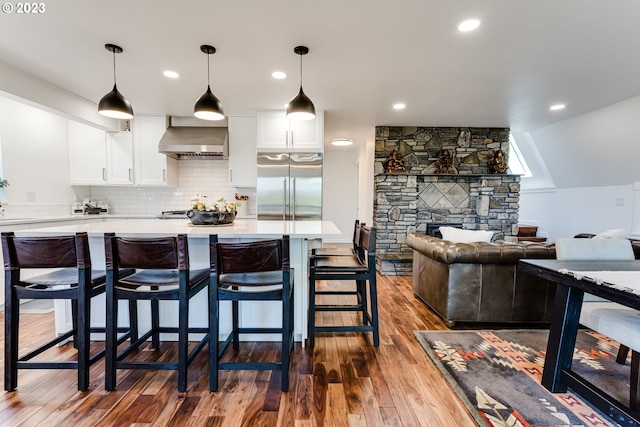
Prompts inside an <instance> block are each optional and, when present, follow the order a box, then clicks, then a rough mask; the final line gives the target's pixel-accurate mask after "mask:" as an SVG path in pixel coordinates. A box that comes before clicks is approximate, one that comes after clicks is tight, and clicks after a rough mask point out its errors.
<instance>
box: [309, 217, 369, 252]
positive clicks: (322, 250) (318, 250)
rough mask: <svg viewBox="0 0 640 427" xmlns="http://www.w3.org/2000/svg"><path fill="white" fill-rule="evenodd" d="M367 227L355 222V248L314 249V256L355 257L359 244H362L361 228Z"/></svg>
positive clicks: (353, 240)
mask: <svg viewBox="0 0 640 427" xmlns="http://www.w3.org/2000/svg"><path fill="white" fill-rule="evenodd" d="M363 225H366V224H365V223H364V222H363V223H362V224H360V220H357V219H356V220H355V224H354V225H353V238H352V242H353V248H314V249H312V256H353V255H355V254H356V251H357V249H358V244H359V242H360V227H361V226H363Z"/></svg>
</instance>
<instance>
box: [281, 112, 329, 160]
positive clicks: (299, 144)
mask: <svg viewBox="0 0 640 427" xmlns="http://www.w3.org/2000/svg"><path fill="white" fill-rule="evenodd" d="M289 135H290V136H289V139H290V141H291V144H292V146H291V148H294V149H296V150H304V151H309V150H311V151H320V152H321V151H322V149H323V147H324V111H316V118H315V119H313V120H290V121H289Z"/></svg>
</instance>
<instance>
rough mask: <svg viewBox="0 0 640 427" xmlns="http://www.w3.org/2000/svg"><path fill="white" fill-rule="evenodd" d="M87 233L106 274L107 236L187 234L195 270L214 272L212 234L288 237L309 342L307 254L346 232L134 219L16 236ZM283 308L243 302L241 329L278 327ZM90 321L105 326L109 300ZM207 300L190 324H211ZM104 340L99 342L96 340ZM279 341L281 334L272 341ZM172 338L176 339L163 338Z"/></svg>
mask: <svg viewBox="0 0 640 427" xmlns="http://www.w3.org/2000/svg"><path fill="white" fill-rule="evenodd" d="M77 232H87V234H88V235H89V246H90V249H91V260H92V263H93V268H94V269H104V265H105V260H104V233H116V235H118V236H125V237H161V236H171V235H176V234H186V235H187V236H188V242H189V257H190V261H191V268H192V269H196V268H209V246H208V245H209V235H211V234H217V235H218V239H219V240H220V241H221V242H242V241H252V240H260V239H273V238H279V237H282V236H283V235H285V234H288V235H289V237H290V251H291V253H290V260H291V267H292V268H293V269H294V272H293V274H294V280H295V284H294V286H295V288H294V289H295V290H294V299H295V314H294V322H295V330H294V334H295V339H296V341H304V339H305V338H306V336H307V306H308V277H307V276H308V274H307V269H308V251H309V249H311V248H312V247H316V246H319V245H320V241H321V239H324V238H339V237H341V236H342V233H341V232H340V230H339V229H338V227H336V225H335V224H334V223H333V222H331V221H256V220H249V219H246V220H242V219H237V220H236V221H235V222H234V223H233V224H231V225H226V226H194V225H192V224H191V223H190V222H189V221H188V220H186V219H171V220H158V219H129V220H120V221H108V222H96V223H85V224H73V225H66V226H60V227H48V228H31V229H26V230H18V231H16V232H15V233H16V235H18V236H55V235H65V234H67V235H68V234H74V233H77ZM172 303H173V301H161V310H160V311H161V323H163V324H174V323H175V324H177V306H176V305H175V304H172ZM121 304H122V309H120V310H118V311H119V315H120V320H119V321H120V322H121V324H126V322H127V308H126V304H124V303H123V302H121ZM281 305H282V304H281V303H279V302H273V301H262V302H254V301H248V302H241V303H240V324H241V326H242V325H243V324H245V325H254V326H255V325H257V326H265V327H277V326H279V324H280V322H281V314H280V313H281V310H282V308H281ZM91 310H92V313H91V322H92V325H93V326H104V323H105V301H104V295H100V296H98V297H96V298H94V299H93V300H92V306H91ZM55 311H56V313H55V317H56V332H57V333H62V332H64V331H67V330H69V329H70V327H71V304H70V302H68V301H56V304H55ZM139 315H140V326H141V330H144V329H145V328H148V327H149V325H150V322H149V306H148V303H146V302H142V303H139ZM207 315H208V314H207V296H206V295H205V292H201V293H200V294H198V295H197V296H196V297H194V298H193V299H192V305H191V308H190V316H191V317H190V324H191V325H193V326H200V327H202V326H206V325H207ZM230 319H231V304H230V303H229V302H227V304H223V305H221V311H220V337H219V339H224V338H226V335H227V334H228V333H229V331H230V330H231V326H230ZM93 338H94V339H100V338H99V337H97V336H96V337H93ZM242 338H243V339H244V340H247V341H253V340H265V336H264V335H262V336H261V335H257V336H251V335H246V336H243V337H242ZM271 338H272V339H274V340H279V339H280V338H279V335H274V336H273V337H271ZM164 339H171V337H164Z"/></svg>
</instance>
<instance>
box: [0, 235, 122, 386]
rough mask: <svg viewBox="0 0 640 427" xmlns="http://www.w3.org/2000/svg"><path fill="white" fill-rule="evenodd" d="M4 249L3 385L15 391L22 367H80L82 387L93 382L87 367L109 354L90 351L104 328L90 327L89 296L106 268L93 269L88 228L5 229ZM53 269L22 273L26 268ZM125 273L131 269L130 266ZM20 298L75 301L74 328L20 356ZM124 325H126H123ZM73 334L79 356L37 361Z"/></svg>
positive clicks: (100, 288) (102, 280)
mask: <svg viewBox="0 0 640 427" xmlns="http://www.w3.org/2000/svg"><path fill="white" fill-rule="evenodd" d="M1 239H2V255H3V257H4V270H5V304H4V307H5V319H4V320H5V322H4V337H5V368H4V389H5V390H6V391H14V390H15V389H16V387H17V386H18V369H76V370H77V372H78V390H81V391H85V390H87V389H88V388H89V367H90V366H91V365H93V364H94V363H95V362H96V361H97V360H99V359H100V358H101V357H102V356H104V354H105V350H104V349H102V350H100V351H99V352H97V353H96V354H94V355H91V354H90V351H89V350H90V349H89V347H90V333H91V332H104V331H105V329H104V328H91V327H90V321H91V298H93V297H94V296H96V295H99V294H101V293H103V292H104V291H105V285H104V284H105V272H104V271H95V270H92V269H91V256H90V253H89V240H88V237H87V233H76V234H75V235H71V236H56V237H16V236H15V235H14V233H13V232H3V233H2V236H1ZM32 268H33V269H45V268H46V269H51V268H55V270H53V271H51V272H48V273H44V274H40V275H37V276H34V277H30V278H25V279H21V277H20V275H21V270H22V269H32ZM120 273H121V275H127V274H131V273H133V270H130V269H127V270H123V271H121V272H120ZM20 299H35V300H41V299H46V300H53V299H68V300H71V301H72V311H73V328H72V329H71V330H70V331H68V332H65V333H64V334H62V335H60V336H58V337H57V338H55V339H53V340H51V341H49V342H47V343H45V344H43V345H41V346H40V347H38V348H36V349H34V350H31V351H30V352H29V353H28V354H26V355H24V356H22V357H18V336H19V320H20ZM121 331H122V330H121ZM72 336H73V342H74V347H76V348H77V349H78V356H77V361H47V362H44V361H36V362H31V361H30V360H31V359H33V358H34V357H35V356H38V355H39V354H42V353H44V352H45V351H46V350H48V349H50V348H52V347H53V346H55V345H56V344H59V343H61V342H63V341H65V340H67V339H69V338H70V337H72Z"/></svg>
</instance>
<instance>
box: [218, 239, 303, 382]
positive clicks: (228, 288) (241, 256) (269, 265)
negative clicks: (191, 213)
mask: <svg viewBox="0 0 640 427" xmlns="http://www.w3.org/2000/svg"><path fill="white" fill-rule="evenodd" d="M209 243H210V244H209V246H210V250H211V254H210V259H211V283H210V285H209V289H210V293H209V295H210V300H209V306H210V312H211V319H210V322H211V323H210V327H211V345H210V347H209V352H210V354H209V356H210V362H209V363H210V375H211V378H210V384H209V386H210V389H211V391H216V390H217V389H218V370H245V369H253V370H280V371H281V372H282V377H281V379H282V391H285V392H286V391H288V390H289V360H290V357H291V351H292V350H293V318H294V312H293V287H294V286H293V274H292V270H291V267H290V262H289V236H283V237H282V239H275V240H264V241H257V242H241V243H219V242H218V236H216V235H212V236H210V238H209ZM220 301H231V302H232V303H231V307H232V330H231V333H230V334H229V336H228V337H227V338H226V340H225V341H224V342H223V343H222V345H221V346H220V348H219V349H218V346H216V345H213V344H214V343H215V342H217V338H218V335H219V327H218V320H219V316H220ZM239 301H282V327H280V328H265V327H240V326H239V324H238V317H239V313H238V302H239ZM274 333H277V334H281V335H282V351H281V353H282V354H281V361H280V362H265V361H247V362H245V361H239V362H221V361H220V360H221V359H222V356H223V355H224V353H225V352H226V350H227V349H228V348H229V345H230V344H231V343H233V348H234V349H235V350H236V351H237V350H238V349H239V336H240V334H274Z"/></svg>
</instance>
